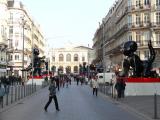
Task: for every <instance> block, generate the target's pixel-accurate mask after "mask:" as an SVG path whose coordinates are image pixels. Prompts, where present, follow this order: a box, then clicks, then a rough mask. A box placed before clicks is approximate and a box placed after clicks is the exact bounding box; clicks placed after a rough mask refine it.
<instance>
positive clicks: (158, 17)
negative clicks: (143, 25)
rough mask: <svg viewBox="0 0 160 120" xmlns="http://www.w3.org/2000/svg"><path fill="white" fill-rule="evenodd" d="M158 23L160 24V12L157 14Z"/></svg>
mask: <svg viewBox="0 0 160 120" xmlns="http://www.w3.org/2000/svg"><path fill="white" fill-rule="evenodd" d="M156 23H157V24H160V12H157V13H156Z"/></svg>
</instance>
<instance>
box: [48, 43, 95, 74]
mask: <svg viewBox="0 0 160 120" xmlns="http://www.w3.org/2000/svg"><path fill="white" fill-rule="evenodd" d="M49 54H50V55H49V56H50V69H51V68H52V67H54V68H55V71H56V72H57V71H58V68H61V69H62V71H63V73H66V68H68V69H69V71H70V72H71V73H79V65H80V64H81V65H83V62H86V65H88V64H91V63H92V61H93V59H94V53H93V49H92V48H89V47H85V46H76V47H74V46H70V45H69V46H66V47H65V48H55V49H53V48H52V49H51V50H50V51H49Z"/></svg>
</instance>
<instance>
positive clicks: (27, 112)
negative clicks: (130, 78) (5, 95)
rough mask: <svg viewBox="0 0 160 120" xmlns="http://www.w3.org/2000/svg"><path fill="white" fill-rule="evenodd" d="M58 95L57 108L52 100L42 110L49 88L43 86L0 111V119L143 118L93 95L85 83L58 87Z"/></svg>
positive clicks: (113, 119) (91, 119) (137, 119)
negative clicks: (46, 108)
mask: <svg viewBox="0 0 160 120" xmlns="http://www.w3.org/2000/svg"><path fill="white" fill-rule="evenodd" d="M57 97H58V101H59V107H60V110H61V111H59V112H58V111H56V110H55V106H54V103H52V104H51V105H50V106H49V108H48V112H45V111H44V110H43V108H44V105H45V104H46V102H47V100H48V88H44V89H42V90H40V91H38V92H37V93H36V94H34V95H33V96H31V97H28V98H27V99H24V100H23V101H21V102H19V103H18V104H16V105H14V106H12V107H10V108H9V109H6V110H4V111H3V112H1V113H0V120H146V119H145V118H143V117H142V116H140V115H139V114H136V113H135V112H132V111H130V110H128V109H127V108H125V107H124V106H122V105H121V104H118V103H116V102H114V101H111V100H110V99H108V98H107V97H105V96H103V95H102V94H98V96H97V97H96V96H93V95H92V91H91V88H90V87H89V86H87V85H83V86H81V85H79V86H77V85H76V84H72V85H71V86H69V88H61V89H60V91H59V92H58V93H57Z"/></svg>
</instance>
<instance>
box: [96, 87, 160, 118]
mask: <svg viewBox="0 0 160 120" xmlns="http://www.w3.org/2000/svg"><path fill="white" fill-rule="evenodd" d="M110 90H111V88H110V87H109V86H100V89H99V91H100V92H101V93H102V94H104V95H106V96H108V97H109V98H110V99H111V100H112V101H115V102H116V103H119V104H122V105H124V106H127V107H128V108H130V109H133V110H134V111H135V112H137V113H140V114H142V115H143V116H147V117H148V118H150V119H154V118H155V117H156V118H158V119H159V120H160V95H157V116H155V107H154V106H155V104H154V103H155V102H154V95H152V96H126V97H125V98H121V99H118V100H116V99H114V98H112V97H111V91H110Z"/></svg>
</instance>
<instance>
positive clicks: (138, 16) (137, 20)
mask: <svg viewBox="0 0 160 120" xmlns="http://www.w3.org/2000/svg"><path fill="white" fill-rule="evenodd" d="M140 22H141V17H140V15H139V14H136V24H137V25H139V24H140Z"/></svg>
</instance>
